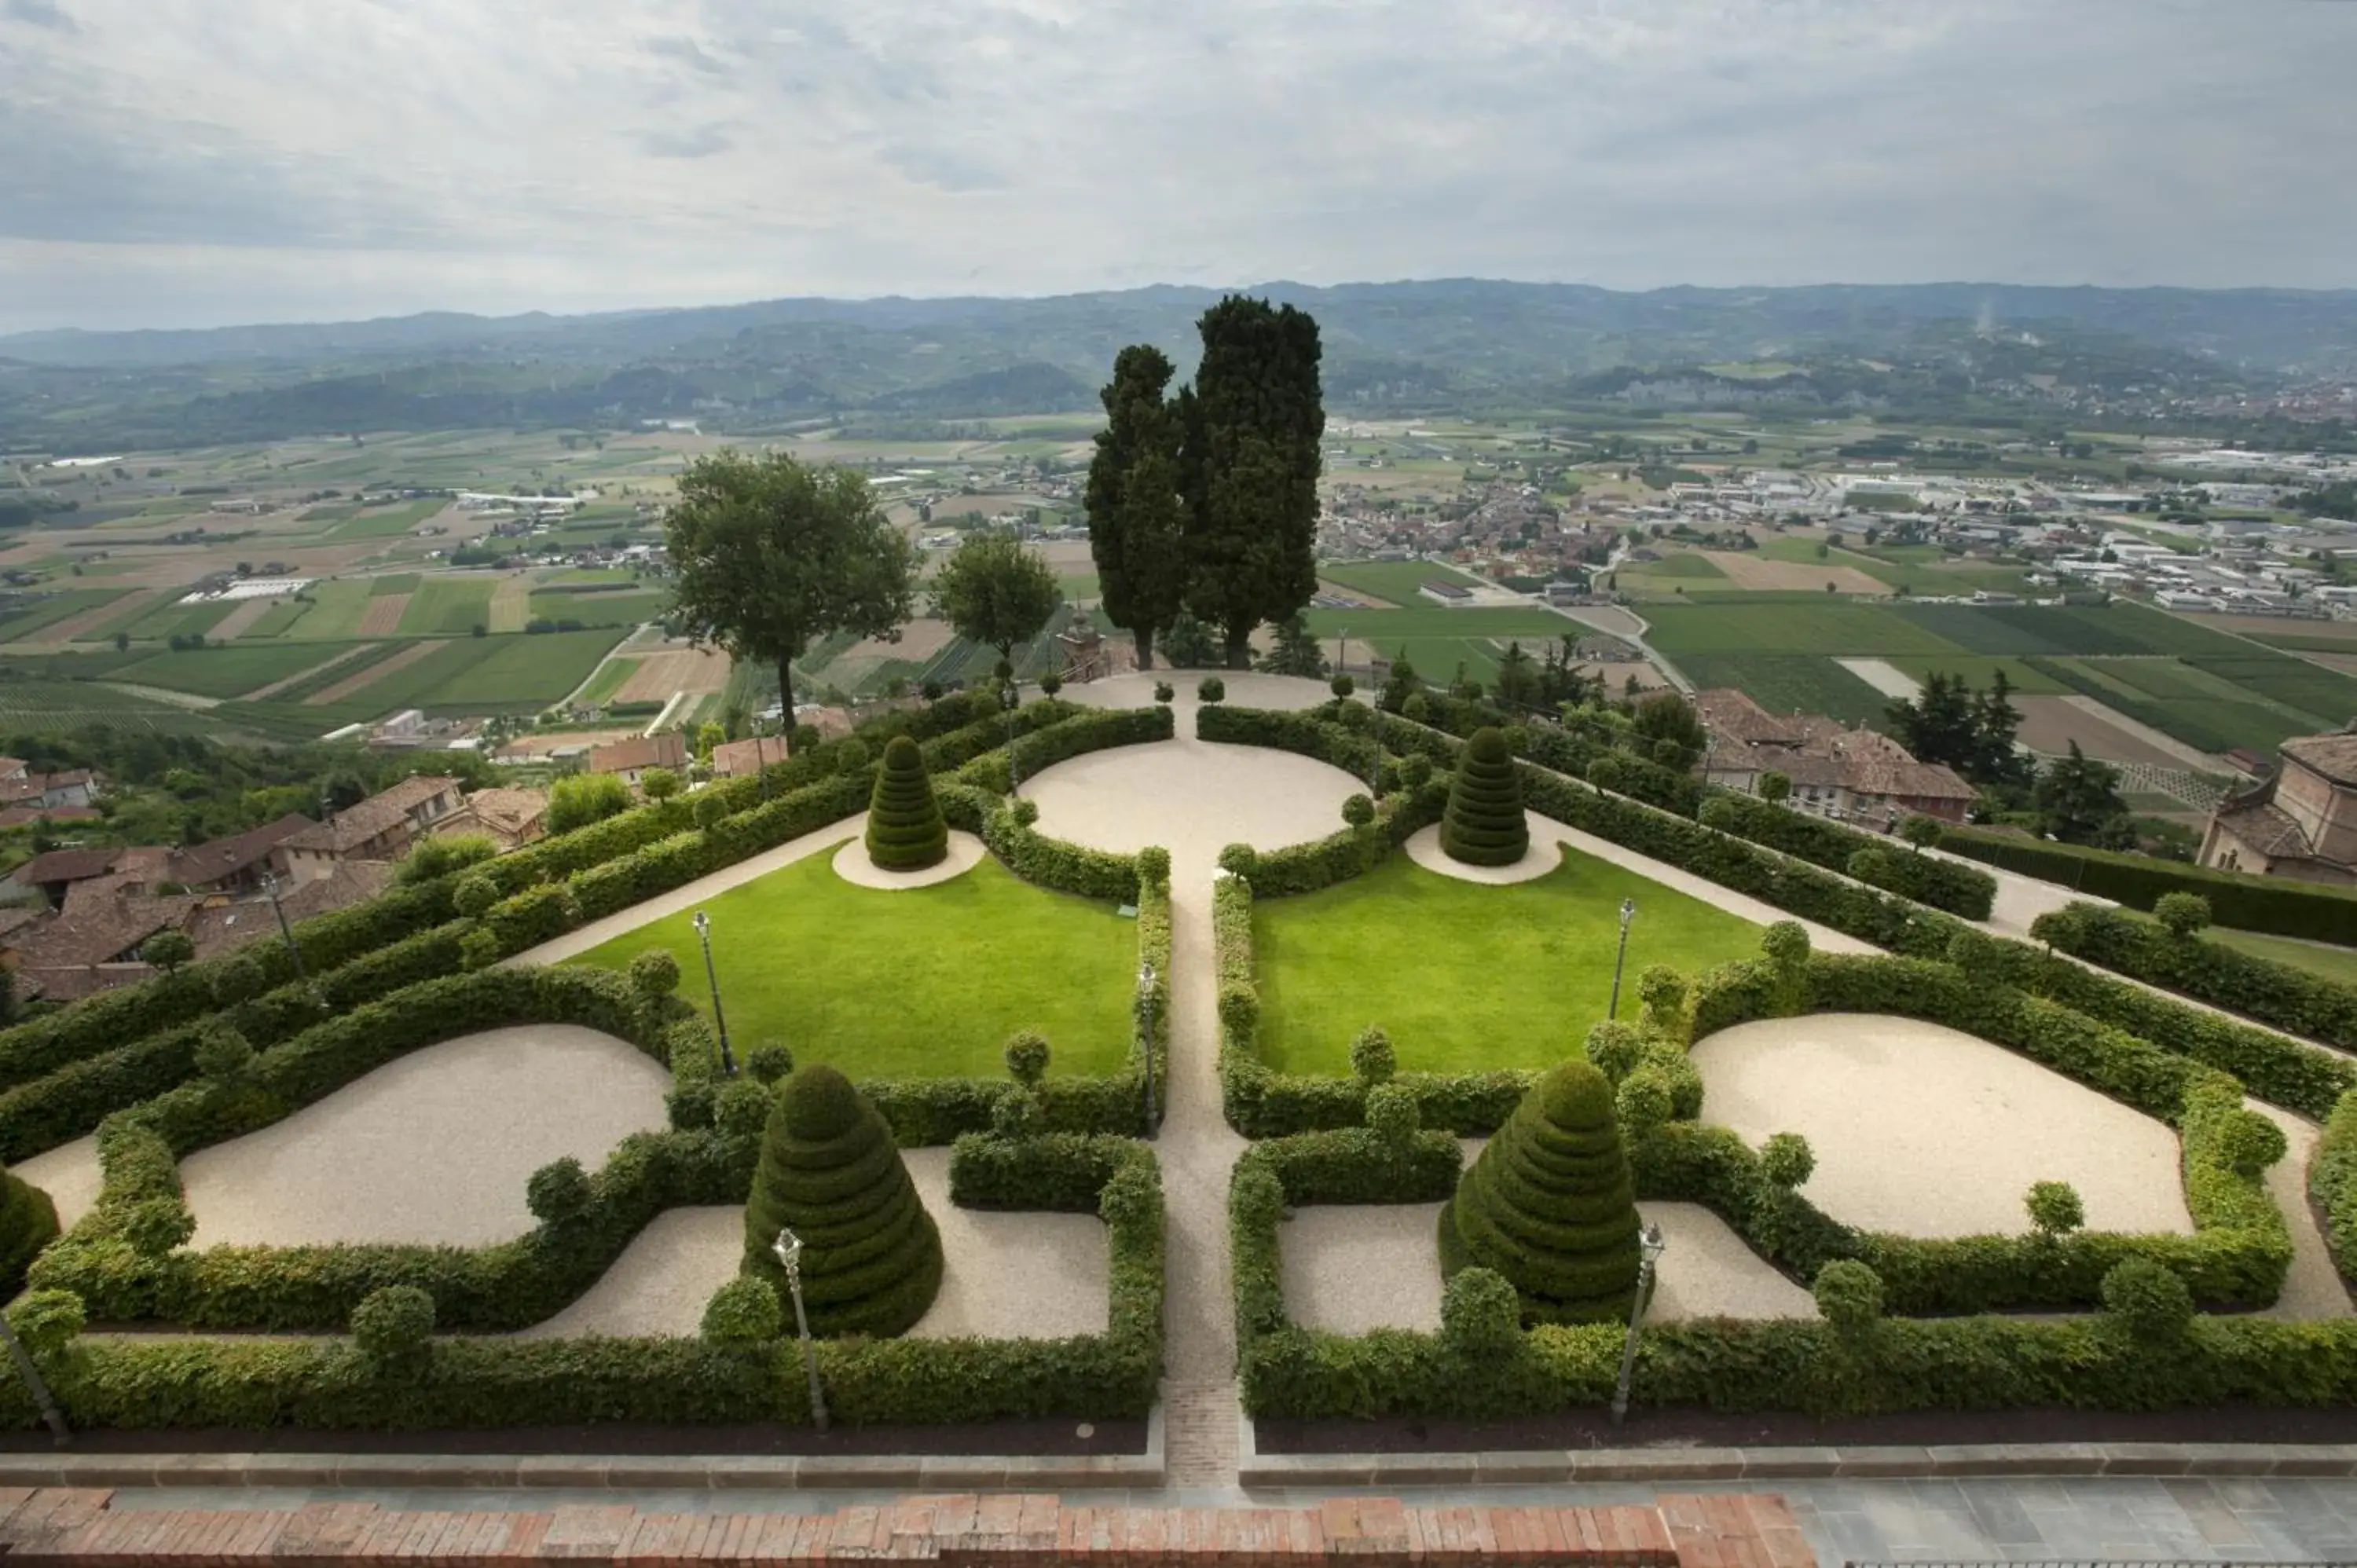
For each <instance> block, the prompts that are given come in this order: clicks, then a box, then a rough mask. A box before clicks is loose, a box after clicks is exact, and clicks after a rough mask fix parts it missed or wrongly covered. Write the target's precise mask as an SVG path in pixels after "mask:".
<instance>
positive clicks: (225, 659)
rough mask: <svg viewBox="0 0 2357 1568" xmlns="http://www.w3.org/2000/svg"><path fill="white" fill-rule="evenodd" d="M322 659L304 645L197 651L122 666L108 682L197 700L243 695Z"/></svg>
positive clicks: (155, 656)
mask: <svg viewBox="0 0 2357 1568" xmlns="http://www.w3.org/2000/svg"><path fill="white" fill-rule="evenodd" d="M326 657H327V654H326V653H325V652H324V651H323V650H320V649H317V648H314V647H311V646H309V645H307V644H302V643H291V644H290V643H280V644H270V643H261V644H250V645H246V646H242V647H230V648H200V649H192V650H188V651H187V652H180V653H175V652H165V653H156V654H151V655H149V656H148V657H147V658H145V659H142V660H139V661H138V662H136V663H135V664H126V665H124V666H123V667H122V668H121V669H119V670H117V671H114V672H113V676H112V677H111V679H113V680H118V681H126V682H131V683H133V684H135V685H140V686H160V687H162V688H164V689H165V690H167V691H171V692H187V693H190V694H192V695H195V696H199V697H241V696H243V695H245V694H246V693H249V692H253V691H258V690H260V689H261V688H262V687H264V686H268V685H271V684H273V683H274V682H280V681H284V680H285V679H286V678H287V677H289V676H291V675H298V674H300V673H302V672H303V671H306V670H308V669H310V668H312V667H313V666H314V665H316V664H317V663H319V662H320V660H322V659H324V658H326Z"/></svg>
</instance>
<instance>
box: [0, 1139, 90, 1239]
mask: <svg viewBox="0 0 2357 1568" xmlns="http://www.w3.org/2000/svg"><path fill="white" fill-rule="evenodd" d="M8 1173H9V1174H10V1175H11V1176H21V1177H23V1178H24V1179H25V1180H27V1181H28V1182H31V1183H32V1184H33V1185H34V1186H35V1187H39V1188H40V1189H41V1190H42V1191H43V1192H46V1193H48V1195H49V1201H50V1202H52V1203H54V1204H56V1205H57V1206H58V1223H59V1224H60V1225H62V1226H65V1227H66V1228H67V1229H68V1230H71V1229H72V1228H73V1222H74V1221H75V1220H77V1219H81V1217H82V1216H83V1215H85V1214H88V1213H89V1212H90V1210H91V1205H93V1204H95V1203H96V1202H97V1201H98V1188H99V1182H100V1179H101V1176H102V1172H101V1171H100V1170H99V1168H98V1134H97V1133H91V1134H90V1135H89V1136H87V1137H81V1138H76V1139H75V1140H74V1141H73V1142H72V1143H70V1144H59V1145H58V1146H57V1147H56V1148H54V1149H49V1150H46V1151H44V1152H43V1153H41V1154H38V1155H34V1156H33V1157H32V1158H31V1159H29V1160H18V1161H17V1162H16V1164H15V1165H10V1166H9V1167H8Z"/></svg>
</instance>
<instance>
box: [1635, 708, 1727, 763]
mask: <svg viewBox="0 0 2357 1568" xmlns="http://www.w3.org/2000/svg"><path fill="white" fill-rule="evenodd" d="M1631 720H1632V723H1631V728H1632V729H1633V730H1634V731H1635V733H1636V734H1637V735H1639V736H1642V737H1643V738H1644V739H1645V740H1646V741H1647V742H1648V743H1649V744H1648V745H1646V746H1643V747H1641V750H1643V751H1644V753H1645V754H1646V755H1647V756H1651V755H1652V753H1653V752H1654V751H1655V749H1657V748H1658V746H1659V745H1660V743H1661V742H1663V741H1665V740H1666V741H1668V742H1670V743H1671V744H1672V745H1674V746H1676V747H1677V750H1678V756H1679V757H1680V760H1679V762H1678V763H1677V766H1678V767H1679V768H1691V767H1693V766H1694V764H1695V760H1696V759H1697V758H1699V757H1701V756H1702V754H1703V753H1704V752H1705V751H1706V750H1708V749H1709V746H1710V733H1709V732H1708V731H1707V730H1706V729H1704V728H1703V727H1702V720H1701V719H1699V718H1697V717H1695V711H1694V704H1692V703H1688V702H1687V701H1686V700H1685V699H1684V697H1682V696H1680V695H1678V693H1675V692H1656V693H1653V694H1652V696H1650V697H1647V698H1646V699H1644V701H1642V702H1641V703H1638V704H1637V711H1636V713H1635V714H1632V715H1631Z"/></svg>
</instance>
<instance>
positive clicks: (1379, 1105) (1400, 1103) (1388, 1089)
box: [1366, 1083, 1424, 1145]
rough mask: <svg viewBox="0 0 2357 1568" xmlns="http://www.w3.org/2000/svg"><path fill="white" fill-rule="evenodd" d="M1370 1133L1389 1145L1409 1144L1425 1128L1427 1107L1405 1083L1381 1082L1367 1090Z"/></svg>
mask: <svg viewBox="0 0 2357 1568" xmlns="http://www.w3.org/2000/svg"><path fill="white" fill-rule="evenodd" d="M1366 1121H1367V1131H1368V1132H1370V1133H1373V1134H1374V1135H1375V1136H1376V1137H1377V1138H1380V1139H1381V1140H1383V1142H1384V1143H1386V1144H1395V1145H1396V1144H1405V1143H1406V1142H1407V1141H1408V1140H1409V1139H1410V1138H1413V1137H1414V1136H1415V1134H1416V1132H1417V1130H1418V1129H1419V1128H1421V1127H1422V1126H1423V1125H1424V1108H1423V1107H1422V1106H1421V1105H1419V1104H1417V1103H1416V1099H1415V1090H1412V1089H1410V1088H1408V1087H1407V1085H1405V1084H1404V1083H1379V1084H1377V1085H1375V1086H1374V1087H1373V1088H1372V1089H1370V1090H1367V1109H1366Z"/></svg>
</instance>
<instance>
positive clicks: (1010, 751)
mask: <svg viewBox="0 0 2357 1568" xmlns="http://www.w3.org/2000/svg"><path fill="white" fill-rule="evenodd" d="M998 703H999V706H1001V707H1003V708H1005V709H1006V792H1007V793H1008V794H1010V795H1020V794H1021V793H1023V774H1022V772H1021V770H1020V769H1019V768H1017V766H1016V762H1015V710H1016V709H1017V708H1018V707H1020V706H1021V705H1022V703H1023V693H1021V692H1020V691H1017V689H1016V683H1015V679H1014V677H1012V676H1009V677H1008V678H1007V682H1006V685H1004V686H1002V687H1000V688H999V689H998Z"/></svg>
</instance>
